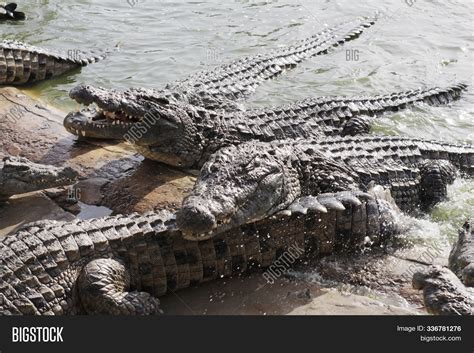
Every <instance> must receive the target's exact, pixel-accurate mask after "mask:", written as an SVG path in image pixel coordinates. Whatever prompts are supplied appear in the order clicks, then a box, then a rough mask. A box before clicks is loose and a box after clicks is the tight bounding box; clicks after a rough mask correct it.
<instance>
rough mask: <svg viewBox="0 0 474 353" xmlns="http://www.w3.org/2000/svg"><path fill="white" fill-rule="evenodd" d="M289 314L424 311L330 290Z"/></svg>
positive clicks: (401, 313) (388, 313) (372, 313)
mask: <svg viewBox="0 0 474 353" xmlns="http://www.w3.org/2000/svg"><path fill="white" fill-rule="evenodd" d="M288 314H289V315H421V314H423V313H422V312H420V311H418V310H415V309H411V308H403V307H399V306H393V305H387V304H384V303H383V302H380V301H378V300H375V299H371V298H368V297H365V296H360V295H355V294H347V293H341V292H339V291H337V290H328V291H326V292H325V293H324V294H322V295H320V296H318V297H317V298H315V299H313V300H312V301H311V302H310V303H308V304H306V305H303V306H300V307H298V308H296V309H294V310H292V311H291V312H289V313H288Z"/></svg>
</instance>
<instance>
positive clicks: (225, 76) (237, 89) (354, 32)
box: [170, 17, 377, 99]
mask: <svg viewBox="0 0 474 353" xmlns="http://www.w3.org/2000/svg"><path fill="white" fill-rule="evenodd" d="M376 19H377V18H376V17H370V18H361V19H356V20H352V21H349V22H344V23H340V24H338V25H335V26H333V27H330V28H327V29H325V30H323V31H321V32H320V33H318V34H315V35H313V36H311V37H309V38H306V39H303V40H300V41H298V42H296V43H294V44H293V45H289V46H286V47H283V48H281V49H276V50H273V51H270V52H269V53H266V54H257V55H254V56H248V57H245V58H242V59H239V60H235V61H233V62H231V63H230V64H225V65H222V66H219V67H217V68H213V69H212V70H210V71H204V72H200V73H198V74H194V75H191V76H189V78H187V79H185V80H183V81H180V82H178V83H176V85H174V87H172V86H170V87H172V88H175V89H176V88H183V89H188V90H191V91H194V92H197V93H198V95H200V96H209V95H210V96H213V97H225V98H228V99H237V98H241V97H244V96H247V95H249V94H251V93H253V92H254V90H255V88H256V87H257V86H258V85H260V84H261V83H262V82H263V81H265V80H268V79H271V78H274V77H276V76H278V75H280V74H282V73H283V71H285V70H286V69H290V68H294V67H296V66H297V65H298V64H299V63H301V62H302V61H304V60H307V59H309V58H311V57H313V56H316V55H322V54H327V53H328V52H330V51H331V50H333V49H334V48H335V47H338V46H340V45H342V44H344V43H346V42H348V41H351V40H353V39H356V38H357V37H359V36H360V34H361V33H362V32H363V31H364V30H365V29H367V28H369V27H371V26H372V25H373V24H374V23H375V21H376Z"/></svg>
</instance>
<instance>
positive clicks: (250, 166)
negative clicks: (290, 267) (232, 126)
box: [176, 146, 299, 240]
mask: <svg viewBox="0 0 474 353" xmlns="http://www.w3.org/2000/svg"><path fill="white" fill-rule="evenodd" d="M246 147H248V146H244V147H243V148H242V146H232V147H229V148H226V149H222V150H220V151H219V152H218V153H216V154H215V155H213V156H212V157H211V159H210V160H209V161H208V162H207V163H206V164H205V165H204V166H203V168H202V169H201V172H200V176H199V178H198V179H197V181H196V184H195V187H194V189H193V191H192V193H191V194H190V195H188V197H186V198H185V200H184V201H183V204H182V207H181V209H180V211H179V212H178V214H177V218H176V221H177V224H178V227H179V229H180V230H181V231H182V233H183V236H184V237H185V238H186V239H190V240H201V239H206V238H210V237H212V236H214V235H216V234H218V233H221V232H223V231H226V230H228V229H231V228H234V227H238V226H241V225H243V224H246V223H249V222H253V221H257V220H260V219H263V218H265V217H267V216H270V215H272V214H274V213H275V212H277V211H279V210H282V209H285V208H286V207H287V206H288V205H289V204H291V202H293V201H294V200H295V198H296V197H297V196H298V193H299V183H298V181H297V177H296V176H295V175H293V173H292V172H291V170H289V169H287V168H285V167H284V166H282V165H281V164H279V163H278V162H277V161H275V160H274V159H273V158H271V156H270V157H269V156H262V155H260V154H259V152H258V151H253V152H254V153H251V151H250V150H247V149H246ZM297 189H298V190H297Z"/></svg>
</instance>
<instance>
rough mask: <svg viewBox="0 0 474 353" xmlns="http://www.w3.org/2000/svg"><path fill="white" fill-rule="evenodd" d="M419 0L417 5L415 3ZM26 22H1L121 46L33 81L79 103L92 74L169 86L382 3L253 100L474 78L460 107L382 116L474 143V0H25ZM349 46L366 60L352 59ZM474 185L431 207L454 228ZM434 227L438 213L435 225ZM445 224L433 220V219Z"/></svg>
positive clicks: (21, 31)
mask: <svg viewBox="0 0 474 353" xmlns="http://www.w3.org/2000/svg"><path fill="white" fill-rule="evenodd" d="M410 5H411V6H410ZM21 7H22V8H23V10H24V11H25V12H27V13H28V14H29V19H28V21H26V22H25V23H19V24H8V25H6V24H2V27H1V29H2V33H3V34H4V37H6V38H14V39H18V40H23V41H26V42H28V43H31V44H37V45H42V46H46V47H52V48H72V49H75V48H78V49H84V50H87V49H97V48H109V49H114V48H117V49H118V50H117V51H114V53H113V54H112V55H111V56H110V58H109V59H107V60H106V61H104V62H102V63H99V64H96V65H91V66H89V67H86V68H84V69H83V70H82V72H81V73H79V74H73V75H69V76H66V77H62V78H59V79H56V80H53V81H49V82H46V83H43V84H39V85H36V86H34V87H33V88H32V89H31V90H32V91H33V93H35V94H37V95H39V96H40V97H41V98H42V99H43V100H46V101H48V102H50V103H52V104H54V105H56V106H60V107H62V108H64V109H73V108H74V106H75V105H74V104H73V102H72V101H71V100H70V99H69V98H68V96H67V92H68V90H69V89H71V88H72V87H73V86H75V85H76V84H78V83H81V82H85V83H89V84H94V85H100V86H104V87H110V88H111V87H115V88H127V87H130V86H144V87H161V86H163V85H164V84H165V83H166V82H169V81H172V80H176V79H179V78H182V77H184V76H185V75H187V74H190V73H192V72H195V71H196V70H202V69H205V68H207V67H212V66H214V65H217V64H220V63H222V62H226V61H229V60H231V59H233V58H237V57H240V56H242V55H246V54H253V53H255V52H258V51H261V50H264V49H270V48H274V47H276V46H278V45H280V44H286V43H291V41H293V40H294V39H300V38H304V37H306V36H308V35H310V34H312V33H315V32H317V31H318V30H319V29H321V28H322V27H324V26H325V25H331V24H335V23H338V22H340V21H341V20H343V19H349V18H353V17H355V16H359V15H372V14H373V13H374V12H375V11H376V10H378V11H380V13H381V16H382V19H381V20H380V21H379V22H378V24H377V25H376V26H375V27H374V28H373V29H371V30H369V31H368V32H367V33H366V34H365V35H363V36H362V37H361V38H359V39H358V40H357V41H354V42H351V43H350V44H348V45H346V46H345V47H344V48H343V49H339V50H338V51H336V52H334V53H332V54H331V55H328V56H323V57H317V58H314V59H313V60H310V61H309V62H307V63H305V64H303V65H302V66H301V67H300V68H299V69H297V70H294V71H292V72H290V73H289V74H287V75H285V76H284V77H282V78H280V79H278V80H277V81H272V82H268V83H266V84H264V85H263V86H262V87H261V88H260V89H259V90H258V93H257V94H256V95H255V96H253V97H252V98H251V99H250V101H249V104H254V105H267V104H280V103H283V102H290V101H292V100H295V99H298V98H302V97H306V96H315V95H338V94H345V95H356V94H362V93H367V94H379V93H386V92H390V91H396V90H406V89H410V88H417V87H419V86H423V85H444V84H448V83H450V82H453V81H456V80H460V81H463V82H467V83H468V84H470V85H471V89H470V91H469V92H468V93H467V94H466V95H465V96H464V98H463V99H462V100H461V101H459V102H456V103H454V104H453V105H452V106H450V107H442V108H433V107H426V106H421V107H416V108H415V109H411V110H409V111H406V112H402V113H399V114H397V115H396V116H394V117H387V118H384V119H382V120H381V121H380V122H379V123H378V124H377V127H376V130H377V131H379V132H384V133H391V134H398V133H400V134H405V135H411V136H418V137H425V138H436V139H444V140H449V141H468V142H471V143H473V142H474V104H473V103H474V85H473V73H474V67H473V64H472V63H473V37H472V33H473V22H472V19H471V17H470V16H471V15H470V14H472V12H473V10H474V5H473V2H471V1H453V0H449V1H435V0H432V1H422V0H417V1H415V0H406V1H404V0H390V1H384V2H383V4H382V3H381V2H379V1H375V0H370V1H364V2H363V3H361V2H353V1H349V0H339V1H329V0H328V1H315V0H301V1H290V0H285V1H278V0H275V1H252V0H240V1H226V2H221V1H217V0H214V1H179V2H177V1H176V2H174V1H167V0H162V1H157V0H155V1H153V0H129V1H126V0H119V1H118V0H115V1H111V0H105V1H104V0H101V1H98V0H94V1H59V0H55V1H23V2H22V5H21ZM346 49H348V50H357V51H358V54H359V60H357V61H356V60H352V61H351V60H346ZM473 191H474V183H473V182H467V181H462V182H458V183H456V184H455V185H454V186H453V187H452V188H451V190H450V194H451V200H450V201H447V202H445V203H443V204H441V205H439V206H438V207H437V208H436V210H434V211H433V213H432V215H431V216H430V217H431V218H432V219H434V220H436V221H437V222H438V224H440V226H436V227H438V228H437V229H438V231H439V232H440V233H442V234H445V235H446V234H448V235H450V236H454V234H455V231H454V230H455V228H456V227H457V226H458V225H459V223H460V221H461V219H463V218H465V217H467V216H468V215H474V193H473ZM430 224H432V222H430ZM433 225H434V224H433Z"/></svg>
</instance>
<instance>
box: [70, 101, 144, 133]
mask: <svg viewBox="0 0 474 353" xmlns="http://www.w3.org/2000/svg"><path fill="white" fill-rule="evenodd" d="M142 120H143V117H139V116H134V115H130V114H127V113H126V112H125V111H123V110H117V111H107V110H104V109H101V108H98V107H87V108H84V109H81V110H80V111H77V112H71V113H69V114H68V115H67V116H66V118H65V119H64V127H65V128H66V130H68V131H69V132H70V133H72V134H74V135H77V136H82V137H93V138H103V139H123V138H124V135H125V134H127V132H128V131H129V130H130V129H131V128H132V127H133V125H134V124H136V123H139V122H141V121H142Z"/></svg>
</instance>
